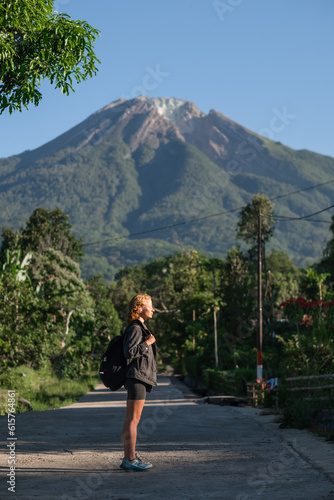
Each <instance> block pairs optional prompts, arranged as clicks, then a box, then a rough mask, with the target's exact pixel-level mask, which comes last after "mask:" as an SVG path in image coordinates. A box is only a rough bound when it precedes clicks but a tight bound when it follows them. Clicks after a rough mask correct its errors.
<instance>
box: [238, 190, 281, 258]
mask: <svg viewBox="0 0 334 500" xmlns="http://www.w3.org/2000/svg"><path fill="white" fill-rule="evenodd" d="M259 214H260V216H261V217H260V221H261V244H262V246H264V244H265V243H267V242H268V241H269V240H270V238H271V236H272V235H273V232H274V220H273V203H272V202H271V201H270V200H269V198H268V196H266V195H264V194H260V193H258V194H257V195H255V196H253V198H252V202H251V203H248V204H247V205H246V206H245V207H244V208H242V209H241V211H240V220H239V222H238V224H237V238H240V239H242V240H244V241H245V242H246V243H248V244H250V245H251V247H250V252H252V253H254V251H255V249H256V248H257V244H258V226H259V222H258V219H259Z"/></svg>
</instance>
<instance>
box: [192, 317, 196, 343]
mask: <svg viewBox="0 0 334 500" xmlns="http://www.w3.org/2000/svg"><path fill="white" fill-rule="evenodd" d="M195 320H196V311H195V309H193V351H194V352H195V349H196V339H195Z"/></svg>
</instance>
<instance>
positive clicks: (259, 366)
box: [256, 212, 263, 382]
mask: <svg viewBox="0 0 334 500" xmlns="http://www.w3.org/2000/svg"><path fill="white" fill-rule="evenodd" d="M257 238H258V279H257V283H258V285H257V286H258V289H257V299H258V300H257V307H258V317H257V371H256V381H257V382H261V381H262V378H263V377H262V367H263V366H262V244H261V243H262V241H261V240H262V237H261V213H260V212H259V213H258V230H257Z"/></svg>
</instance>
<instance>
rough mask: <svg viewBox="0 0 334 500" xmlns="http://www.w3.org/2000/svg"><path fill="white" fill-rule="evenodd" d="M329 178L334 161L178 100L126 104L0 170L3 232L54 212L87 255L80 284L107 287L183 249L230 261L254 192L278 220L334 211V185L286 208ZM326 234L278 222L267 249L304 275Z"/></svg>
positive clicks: (320, 227)
mask: <svg viewBox="0 0 334 500" xmlns="http://www.w3.org/2000/svg"><path fill="white" fill-rule="evenodd" d="M333 174H334V159H333V158H329V157H326V156H322V155H318V154H315V153H312V152H310V151H306V150H303V151H295V150H293V149H291V148H287V147H285V146H283V145H282V144H280V143H276V142H273V141H271V140H269V139H266V138H263V137H260V136H258V135H256V134H254V133H253V132H251V131H249V130H247V129H246V128H244V127H242V126H241V125H239V124H237V123H235V122H233V121H232V120H230V119H229V118H227V117H225V116H224V115H222V114H221V113H218V112H217V111H214V110H212V111H210V113H208V114H207V115H206V114H205V113H203V112H201V111H199V110H198V109H197V108H196V106H195V105H194V104H193V103H190V102H187V101H183V100H178V99H171V98H152V99H150V98H147V97H144V96H143V97H140V98H136V99H133V100H130V101H126V100H124V99H123V100H122V99H121V100H119V101H116V102H114V103H111V104H109V105H108V106H106V107H105V108H103V109H101V110H100V111H98V112H97V113H94V114H93V115H92V116H90V117H88V118H87V119H86V120H84V121H83V122H82V123H80V124H78V125H77V126H76V127H74V128H72V129H71V130H69V131H68V132H66V133H64V134H63V135H61V136H59V137H58V138H56V139H54V140H53V141H51V142H49V143H47V144H45V145H44V146H42V147H40V148H38V149H36V150H33V151H26V152H24V153H22V154H21V155H18V156H13V157H10V158H4V159H1V160H0V194H1V196H0V210H1V214H2V226H9V227H12V228H14V229H17V228H18V227H20V226H22V225H23V224H24V223H25V221H26V220H27V219H28V218H29V216H30V215H31V213H32V212H33V210H34V209H35V208H36V207H37V206H43V207H45V208H50V209H53V208H55V207H59V208H61V209H62V210H63V211H64V212H65V213H66V214H68V215H69V217H70V221H71V223H72V225H73V229H74V232H75V233H76V234H77V235H78V236H80V237H82V238H83V240H84V242H85V243H86V247H85V251H86V252H87V257H85V260H84V262H83V269H84V271H85V275H91V274H92V273H94V272H102V273H103V274H105V275H106V276H107V277H111V275H112V274H113V272H114V271H115V269H117V268H119V267H120V266H123V265H130V264H132V263H138V262H142V261H148V260H151V259H152V258H156V257H158V256H161V255H165V254H167V253H171V252H173V251H174V250H176V249H178V248H180V246H183V245H186V246H191V247H195V248H197V249H199V250H201V251H203V252H207V253H211V254H215V255H224V253H226V251H227V250H228V249H229V248H231V246H232V245H233V244H235V228H236V224H237V221H238V212H239V210H240V208H241V207H242V206H243V205H244V204H246V203H248V202H249V201H251V198H252V196H253V195H254V194H256V193H258V192H261V193H264V194H266V195H267V196H269V198H271V199H273V200H275V198H277V200H276V201H274V203H275V213H276V214H279V215H282V216H289V217H290V216H292V217H298V216H301V215H305V214H309V213H313V212H317V211H318V210H321V209H322V208H324V207H326V206H329V205H331V204H332V199H333V186H334V183H333V184H330V183H329V184H327V185H324V186H322V187H319V188H317V189H312V190H310V191H304V192H302V193H295V194H293V195H291V196H287V197H282V196H283V195H285V194H287V193H291V192H294V191H297V190H300V189H303V188H305V187H307V186H310V185H312V184H317V183H324V182H326V181H330V180H332V177H333V178H334V175H333ZM224 212H229V213H225V214H224ZM214 214H221V215H216V216H213V215H214ZM208 216H210V217H208ZM211 216H212V217H211ZM321 218H322V219H327V220H329V219H330V212H328V213H327V214H322V217H321ZM166 226H167V228H166V229H162V230H160V229H159V228H161V227H166ZM328 231H329V225H328V224H320V223H312V222H307V221H296V222H293V221H290V222H279V223H277V227H276V230H275V235H274V238H273V240H272V242H271V245H272V246H275V247H276V248H279V249H283V250H285V251H287V252H288V253H289V254H290V255H291V256H292V257H293V258H294V260H295V262H296V263H298V264H305V263H307V262H311V261H312V259H315V258H319V257H320V256H321V252H322V249H323V246H324V241H325V240H326V239H327V238H328V236H329V233H328ZM140 233H142V234H140ZM132 234H136V236H132V237H131V238H125V239H124V238H120V237H123V236H125V237H127V236H129V235H132Z"/></svg>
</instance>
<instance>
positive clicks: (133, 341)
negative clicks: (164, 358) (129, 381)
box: [123, 319, 157, 386]
mask: <svg viewBox="0 0 334 500" xmlns="http://www.w3.org/2000/svg"><path fill="white" fill-rule="evenodd" d="M150 333H151V332H150V331H149V329H148V328H147V327H146V325H144V324H143V323H142V322H141V321H140V320H139V319H135V320H134V321H132V322H131V323H129V325H128V326H127V327H126V329H125V332H124V340H123V349H124V356H125V358H126V360H127V365H128V370H127V373H126V377H127V378H136V379H137V380H141V381H142V382H145V383H146V384H150V385H152V386H153V385H157V362H156V359H157V348H156V345H155V343H154V344H152V345H147V344H146V342H145V338H146V337H147V336H148V335H149V334H150Z"/></svg>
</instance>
